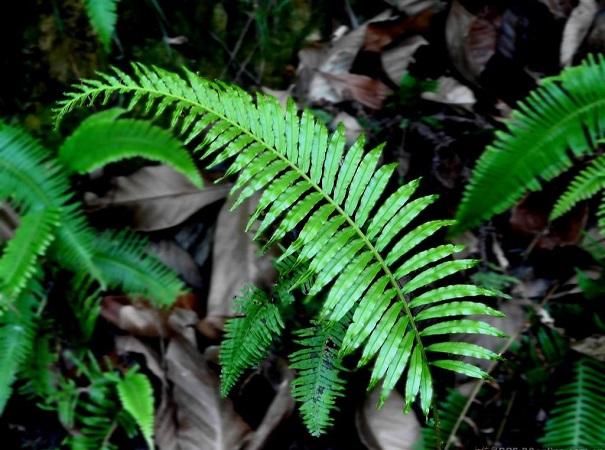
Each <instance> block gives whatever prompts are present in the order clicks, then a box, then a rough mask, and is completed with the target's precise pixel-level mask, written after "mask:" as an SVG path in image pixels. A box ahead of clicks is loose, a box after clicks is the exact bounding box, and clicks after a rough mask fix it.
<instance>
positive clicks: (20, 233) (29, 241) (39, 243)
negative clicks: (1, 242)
mask: <svg viewBox="0 0 605 450" xmlns="http://www.w3.org/2000/svg"><path fill="white" fill-rule="evenodd" d="M58 218H59V212H58V211H57V210H56V209H45V210H40V211H32V212H30V213H28V214H26V215H25V216H23V218H22V219H21V224H20V225H19V227H18V228H17V231H16V232H15V236H14V237H13V238H12V239H11V240H10V241H9V242H8V244H7V246H6V248H5V249H4V253H3V254H2V257H0V305H3V306H6V305H7V304H9V303H10V302H11V299H13V298H16V297H17V296H18V295H19V294H20V293H21V291H22V290H23V288H24V287H25V285H26V283H27V282H28V281H29V279H30V278H31V277H32V275H33V274H34V272H35V270H36V261H37V259H38V257H40V256H42V255H43V254H44V252H45V251H46V249H47V248H48V246H49V245H50V243H51V241H52V240H53V238H54V234H53V231H54V229H55V227H56V226H57V224H58Z"/></svg>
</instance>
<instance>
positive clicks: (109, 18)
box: [83, 0, 118, 51]
mask: <svg viewBox="0 0 605 450" xmlns="http://www.w3.org/2000/svg"><path fill="white" fill-rule="evenodd" d="M83 2H84V7H85V9H86V14H87V15H88V20H90V24H91V25H92V28H93V29H94V30H95V33H97V36H98V37H99V41H101V44H103V47H104V48H105V51H109V49H110V48H111V39H112V38H113V34H114V32H115V28H116V22H117V20H118V15H117V13H116V9H117V7H118V0H83Z"/></svg>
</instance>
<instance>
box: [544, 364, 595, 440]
mask: <svg viewBox="0 0 605 450" xmlns="http://www.w3.org/2000/svg"><path fill="white" fill-rule="evenodd" d="M574 372H575V374H574V380H573V381H572V382H571V383H569V384H566V385H564V386H562V387H561V388H560V389H559V390H558V391H557V394H556V396H557V401H556V405H555V407H554V409H552V410H551V411H550V418H549V419H548V420H547V422H546V427H545V429H544V436H543V437H542V438H541V439H540V440H539V441H540V443H542V444H543V445H545V446H547V447H559V448H561V447H568V448H571V447H576V448H577V447H600V446H602V445H603V444H604V443H605V428H603V423H605V367H603V365H602V364H599V363H597V362H596V361H591V360H588V359H582V360H580V361H578V362H577V363H576V366H575V369H574Z"/></svg>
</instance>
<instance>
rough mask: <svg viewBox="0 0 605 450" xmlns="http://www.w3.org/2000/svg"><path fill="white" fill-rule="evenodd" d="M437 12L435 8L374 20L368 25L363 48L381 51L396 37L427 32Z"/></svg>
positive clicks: (400, 37) (401, 37)
mask: <svg viewBox="0 0 605 450" xmlns="http://www.w3.org/2000/svg"><path fill="white" fill-rule="evenodd" d="M434 14H435V10H434V9H433V8H430V9H426V10H424V11H422V12H420V13H419V14H417V15H413V16H408V17H398V18H395V19H389V20H380V21H373V22H370V23H369V24H368V25H367V29H366V34H365V39H364V43H363V47H362V48H363V50H366V51H370V52H380V51H382V50H383V49H384V48H385V47H386V46H387V45H389V44H391V43H392V42H393V41H395V39H403V38H405V37H408V36H413V35H416V34H421V33H426V32H427V31H428V29H429V26H430V24H431V20H432V19H433V16H434Z"/></svg>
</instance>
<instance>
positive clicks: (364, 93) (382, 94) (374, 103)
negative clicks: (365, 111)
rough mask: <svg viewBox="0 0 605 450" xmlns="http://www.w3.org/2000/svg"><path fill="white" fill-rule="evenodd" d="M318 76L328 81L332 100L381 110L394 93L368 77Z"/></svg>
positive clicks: (325, 74) (320, 74)
mask: <svg viewBox="0 0 605 450" xmlns="http://www.w3.org/2000/svg"><path fill="white" fill-rule="evenodd" d="M317 75H318V77H320V78H324V79H325V80H326V82H327V83H328V84H329V85H330V88H331V90H332V93H333V94H334V97H332V98H334V99H338V101H345V100H355V101H357V102H359V103H361V104H362V105H364V106H367V107H368V108H372V109H380V108H381V107H382V103H383V102H384V99H385V98H386V97H387V96H388V95H389V94H391V93H392V91H391V89H390V88H389V87H388V86H387V85H386V84H384V83H383V82H382V81H379V80H375V79H373V78H370V77H368V76H366V75H358V74H356V73H342V74H331V73H327V72H321V71H320V72H318V73H317ZM325 100H327V99H325ZM332 101H334V100H332Z"/></svg>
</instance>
